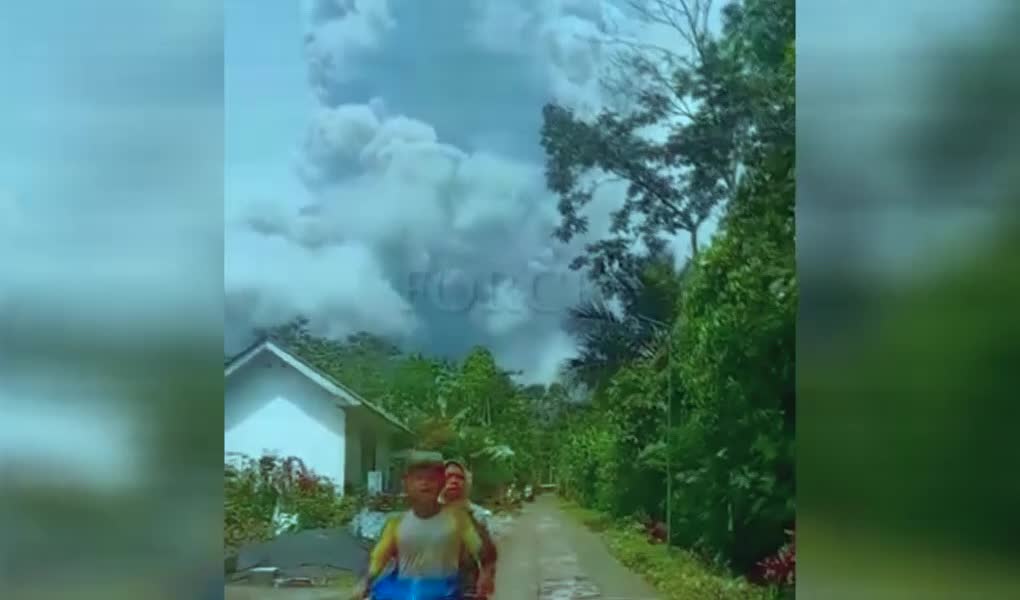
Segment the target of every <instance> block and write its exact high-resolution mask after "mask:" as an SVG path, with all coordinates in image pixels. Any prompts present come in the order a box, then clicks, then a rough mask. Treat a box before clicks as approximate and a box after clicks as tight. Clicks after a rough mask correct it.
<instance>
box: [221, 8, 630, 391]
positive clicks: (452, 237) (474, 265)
mask: <svg viewBox="0 0 1020 600" xmlns="http://www.w3.org/2000/svg"><path fill="white" fill-rule="evenodd" d="M399 7H400V9H401V10H404V9H408V6H405V5H399ZM390 8H391V7H390V5H389V4H387V3H385V2H379V3H374V4H373V3H370V2H366V1H359V2H352V1H350V0H347V1H346V2H344V1H339V0H337V1H333V2H326V1H322V2H315V3H309V4H307V5H306V11H305V14H306V16H307V17H308V22H309V36H308V40H307V41H308V49H309V52H308V54H307V60H308V67H309V70H310V82H311V83H310V85H311V87H312V91H313V92H314V93H315V94H316V97H317V98H318V102H319V108H318V109H317V110H316V111H315V112H314V113H313V114H310V115H309V126H308V129H307V131H306V134H305V137H304V141H303V143H302V145H301V157H300V160H299V163H298V165H297V169H298V172H299V173H300V174H301V177H302V179H303V181H304V182H305V183H306V185H307V188H308V192H309V195H310V196H311V197H312V198H313V204H314V210H312V211H304V212H302V210H301V209H302V206H300V205H299V204H298V203H297V202H295V201H294V200H293V199H286V198H282V199H277V200H272V201H262V202H252V203H250V204H248V205H246V206H242V207H239V208H237V209H236V210H233V211H232V212H231V222H232V223H234V226H233V228H231V229H228V231H227V238H228V240H227V248H226V250H227V264H226V275H225V276H226V286H227V297H228V310H229V311H230V312H231V314H234V315H242V316H243V319H244V320H246V321H248V322H250V323H252V324H269V323H271V322H273V321H279V320H283V319H285V318H288V317H290V316H293V315H295V314H298V313H302V314H305V315H306V316H309V317H311V318H312V320H313V322H315V323H318V326H319V327H320V329H321V330H322V331H328V332H330V333H333V334H337V335H339V334H341V333H343V332H347V331H350V330H352V329H365V330H369V331H373V332H375V333H380V334H391V335H401V334H407V333H408V332H411V331H413V330H414V328H415V327H418V329H417V331H418V332H419V334H420V335H425V336H428V337H427V339H424V340H422V339H419V340H418V341H419V342H423V343H424V345H425V346H426V347H428V348H429V349H430V350H431V351H436V352H445V351H462V350H463V349H465V348H466V347H469V346H470V345H473V344H475V343H482V344H486V345H488V346H490V347H491V348H492V349H493V351H494V353H495V354H496V356H497V357H498V358H499V360H501V361H502V362H503V363H504V364H507V365H508V366H510V367H511V368H515V369H522V370H524V371H525V372H526V374H525V376H524V378H525V379H527V380H530V381H539V380H542V381H547V380H549V379H551V378H553V377H554V376H555V375H556V373H557V371H558V369H559V366H560V363H561V362H562V360H563V359H564V358H565V357H567V356H569V355H571V354H572V353H573V352H574V345H573V342H572V340H571V339H570V338H569V336H567V335H566V334H565V333H563V331H562V330H561V324H560V319H561V318H562V310H563V309H565V308H566V307H568V306H570V305H572V304H574V303H576V302H577V300H578V299H579V298H580V297H581V290H580V286H579V283H580V276H579V275H578V274H576V273H569V271H568V268H567V264H568V262H569V261H570V259H572V258H573V256H575V255H576V254H577V253H578V252H579V251H580V250H581V248H582V246H583V244H584V243H585V242H586V241H587V239H577V240H575V241H573V242H572V243H571V244H569V245H564V244H561V243H560V242H558V241H556V240H554V239H553V238H552V235H551V234H552V231H553V229H554V227H555V226H556V224H557V222H558V221H559V214H558V211H557V209H556V198H555V197H554V196H553V195H552V194H550V193H549V192H548V190H547V189H546V188H545V184H544V175H543V165H542V162H541V161H542V158H541V151H540V149H539V148H538V145H537V131H536V128H537V126H536V122H537V120H538V115H539V113H540V111H541V101H542V99H543V98H544V99H550V100H555V101H557V102H560V103H564V104H567V105H570V106H572V107H574V108H577V109H579V110H582V111H585V110H586V111H594V110H596V109H597V108H599V107H600V106H602V105H603V104H604V98H603V96H604V94H603V91H602V90H601V88H600V83H599V76H600V74H601V72H602V71H603V70H604V68H605V63H606V58H607V51H608V49H607V46H606V45H605V43H604V42H605V36H606V32H607V31H609V30H610V29H611V28H612V27H614V26H617V25H619V24H620V23H619V22H620V21H622V20H623V19H622V16H621V13H620V12H619V11H617V10H616V9H614V8H613V6H612V5H611V4H609V3H606V2H600V1H578V0H573V1H570V0H560V1H553V0H550V1H542V2H535V1H531V0H480V1H479V2H475V3H472V4H471V5H470V7H469V8H468V10H466V11H465V10H464V9H463V6H462V5H455V4H454V3H436V4H435V5H434V7H430V10H429V11H426V12H416V13H415V16H416V18H415V21H414V23H413V26H414V32H415V37H414V39H413V42H412V41H411V40H410V39H408V38H407V37H406V36H402V35H390V33H391V32H396V31H397V28H398V27H402V26H403V25H404V22H403V21H401V18H402V16H401V15H402V13H401V12H400V11H393V12H391V10H390ZM394 8H397V6H394ZM451 23H453V24H454V25H453V26H451ZM624 25H627V26H629V27H630V29H627V27H623V28H622V29H623V30H625V31H636V30H637V29H636V28H635V27H633V26H631V25H632V24H631V25H628V24H626V23H624ZM453 31H458V32H465V31H466V32H467V35H465V36H464V37H463V39H460V38H456V36H453V37H451V32H453ZM479 50H482V51H483V56H484V61H485V62H484V63H480V62H479V59H478V58H477V55H478V51H479ZM423 56H428V57H435V56H440V57H443V60H419V59H420V58H421V57H423ZM368 59H370V60H371V64H372V65H373V67H372V69H368V68H367V66H366V65H367V64H368V63H367V62H365V61H366V60H368ZM461 61H463V62H461ZM379 65H405V66H411V65H413V69H414V70H413V71H409V70H407V69H397V68H393V69H386V68H380V67H379ZM472 69H473V70H476V71H477V70H479V69H484V70H485V71H491V72H494V73H495V72H498V73H503V74H504V79H505V80H506V81H513V82H515V83H514V84H515V85H518V86H524V88H522V89H519V90H516V91H515V94H514V97H515V98H526V99H528V102H534V106H533V107H531V108H530V110H524V111H520V110H516V109H509V108H504V107H501V106H500V105H499V104H498V102H504V101H507V99H505V98H502V97H498V96H497V95H494V94H492V93H489V90H487V89H478V88H477V87H472V86H475V85H476V82H479V81H488V80H486V79H485V78H484V77H481V76H479V75H478V73H477V72H472V71H471V70H472ZM355 76H356V77H355ZM462 80H463V81H465V82H471V83H463V84H462V83H461V81H462ZM409 82H411V83H409ZM527 86H530V87H527ZM525 88H526V89H525ZM518 92H519V93H518ZM437 98H441V99H442V100H441V101H439V100H437ZM479 102H486V103H490V105H489V106H487V107H483V108H487V109H488V110H489V111H490V113H491V114H490V118H489V119H488V121H487V122H484V123H480V121H479V120H478V119H477V118H475V117H476V116H477V115H480V114H481V115H484V110H482V109H480V108H479V106H478V103H479ZM394 107H399V108H394ZM419 108H421V110H419ZM428 111H431V112H428ZM437 111H438V112H437ZM464 112H467V113H470V114H471V115H472V118H471V119H470V120H464V123H465V124H464V125H460V122H461V119H459V116H460V115H461V113H464ZM424 114H427V115H429V116H428V117H426V116H423V115H424ZM524 118H527V119H529V120H528V121H527V122H523V121H522V119H524ZM467 123H470V125H468V124H467ZM479 125H481V126H480V127H479ZM451 140H456V142H452V141H451ZM508 148H514V149H515V152H516V153H515V154H514V155H513V156H510V155H508V154H505V153H504V152H506V151H508V150H506V149H508ZM521 148H524V149H525V151H523V152H520V151H518V150H519V149H521ZM623 193H624V186H622V185H609V186H605V187H603V188H602V189H601V190H600V191H599V192H598V193H597V194H596V196H595V199H594V201H593V202H592V205H591V206H590V207H589V209H588V211H587V214H588V216H589V218H590V220H591V231H590V235H589V236H588V239H590V238H591V237H601V236H603V235H605V233H607V231H608V226H609V215H610V213H611V212H612V211H613V210H614V209H615V208H617V207H618V206H619V205H620V202H621V200H622V198H623ZM415 274H417V275H422V274H431V275H432V278H431V279H430V281H432V282H433V283H434V284H435V282H437V281H440V280H442V279H443V277H445V278H446V283H445V285H446V286H449V287H451V288H452V287H456V286H454V282H453V280H454V279H457V278H459V281H461V283H462V284H464V286H466V288H465V289H468V290H470V289H474V290H475V292H474V293H476V294H477V295H478V298H477V299H478V300H479V302H477V303H476V304H475V305H474V308H473V309H472V310H467V309H465V310H460V309H457V308H456V307H452V306H450V305H443V303H442V302H440V301H438V300H437V299H436V294H435V293H434V292H435V290H432V293H431V295H430V294H425V296H424V298H421V297H419V298H417V299H414V301H413V302H409V301H408V296H409V292H410V288H411V287H413V286H411V285H410V284H409V283H408V281H409V279H411V278H412V276H415ZM494 280H498V281H500V282H502V283H497V284H496V285H492V282H493V281H494ZM354 282H357V284H355V283H354ZM435 285H438V284H435ZM447 304H449V303H447Z"/></svg>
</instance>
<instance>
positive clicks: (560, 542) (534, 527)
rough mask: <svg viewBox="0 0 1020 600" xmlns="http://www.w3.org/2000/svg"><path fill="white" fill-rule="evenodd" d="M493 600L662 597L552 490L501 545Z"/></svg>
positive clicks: (653, 599)
mask: <svg viewBox="0 0 1020 600" xmlns="http://www.w3.org/2000/svg"><path fill="white" fill-rule="evenodd" d="M499 546H500V560H499V566H498V571H497V573H496V595H495V597H494V598H493V600H658V598H659V596H658V594H657V593H656V591H655V589H654V588H652V586H651V585H650V584H649V583H647V582H646V581H644V580H643V579H642V578H641V576H640V575H637V574H635V573H633V572H631V571H630V570H629V569H627V568H626V567H624V566H623V565H622V564H620V562H619V561H617V560H616V559H615V558H614V557H613V556H612V555H611V554H610V553H609V550H608V549H607V548H606V546H605V544H603V543H602V540H601V539H600V538H599V537H598V535H597V534H595V533H593V532H591V531H589V530H588V529H587V528H585V527H584V526H583V525H581V524H580V523H578V522H577V521H575V520H574V519H573V518H571V517H570V516H569V515H566V514H564V513H563V511H561V510H560V509H559V508H558V506H557V499H556V497H555V496H552V495H542V496H539V497H538V499H537V500H536V501H535V502H534V503H531V504H527V505H526V507H525V509H524V513H523V514H522V515H521V516H520V518H518V520H517V522H516V523H515V524H514V526H513V528H512V529H511V530H510V532H509V534H508V535H507V537H506V538H505V539H503V540H502V541H501V542H500V544H499Z"/></svg>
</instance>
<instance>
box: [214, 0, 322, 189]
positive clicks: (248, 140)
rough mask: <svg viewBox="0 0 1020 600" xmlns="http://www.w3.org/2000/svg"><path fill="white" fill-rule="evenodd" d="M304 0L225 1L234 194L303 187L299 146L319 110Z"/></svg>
mask: <svg viewBox="0 0 1020 600" xmlns="http://www.w3.org/2000/svg"><path fill="white" fill-rule="evenodd" d="M303 33H304V32H303V28H302V23H301V13H300V8H299V4H298V3H295V2H274V1H272V0H227V1H226V2H225V3H224V31H223V45H224V52H225V56H224V68H223V96H224V99H223V100H224V105H225V107H226V110H225V111H224V132H225V153H224V183H225V194H226V195H227V196H228V197H230V198H244V197H248V196H252V195H273V194H288V195H301V194H304V188H303V187H302V186H301V185H300V184H299V182H298V180H297V178H296V177H295V175H294V161H295V151H296V148H297V144H298V141H299V140H300V137H301V134H302V132H303V131H304V127H305V125H306V123H307V121H308V115H309V113H310V112H311V109H312V102H311V95H310V93H309V91H308V85H307V83H306V82H307V79H308V77H307V75H306V73H307V68H306V66H305V63H304V61H303V58H302V48H301V39H302V36H303Z"/></svg>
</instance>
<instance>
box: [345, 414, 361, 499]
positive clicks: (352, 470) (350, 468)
mask: <svg viewBox="0 0 1020 600" xmlns="http://www.w3.org/2000/svg"><path fill="white" fill-rule="evenodd" d="M346 447H347V451H346V457H347V464H346V466H345V468H344V477H345V480H344V481H346V482H347V483H349V484H351V485H355V486H364V485H365V476H364V474H363V473H362V472H361V428H360V427H358V425H357V421H356V420H355V419H348V421H347V445H346Z"/></svg>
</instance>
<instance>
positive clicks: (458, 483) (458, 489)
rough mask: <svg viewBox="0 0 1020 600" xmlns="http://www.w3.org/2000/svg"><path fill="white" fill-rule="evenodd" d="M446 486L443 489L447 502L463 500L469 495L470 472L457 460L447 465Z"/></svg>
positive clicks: (449, 461) (450, 461)
mask: <svg viewBox="0 0 1020 600" xmlns="http://www.w3.org/2000/svg"><path fill="white" fill-rule="evenodd" d="M445 475H446V486H445V487H444V488H443V499H444V500H446V501H447V502H456V501H458V500H463V499H464V498H465V497H467V494H468V485H469V481H468V478H469V477H470V475H469V473H468V470H467V469H466V468H465V467H464V465H463V464H462V463H461V462H459V461H456V460H448V461H446V465H445Z"/></svg>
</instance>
